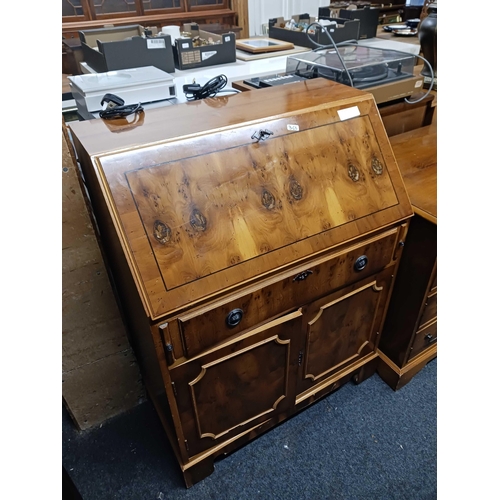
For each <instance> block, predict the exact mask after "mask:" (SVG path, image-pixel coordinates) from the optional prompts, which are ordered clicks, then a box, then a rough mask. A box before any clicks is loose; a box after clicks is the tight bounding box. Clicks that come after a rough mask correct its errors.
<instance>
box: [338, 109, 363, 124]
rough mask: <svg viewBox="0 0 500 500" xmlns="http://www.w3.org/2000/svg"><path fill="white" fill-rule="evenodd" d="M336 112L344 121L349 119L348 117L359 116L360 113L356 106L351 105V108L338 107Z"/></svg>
mask: <svg viewBox="0 0 500 500" xmlns="http://www.w3.org/2000/svg"><path fill="white" fill-rule="evenodd" d="M338 114H339V118H340V119H341V120H342V121H344V120H349V118H354V117H355V116H359V115H360V114H361V113H360V112H359V108H358V107H357V106H353V107H352V108H345V109H339V110H338Z"/></svg>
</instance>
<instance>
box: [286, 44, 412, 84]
mask: <svg viewBox="0 0 500 500" xmlns="http://www.w3.org/2000/svg"><path fill="white" fill-rule="evenodd" d="M414 65H415V56H413V55H411V54H406V53H402V52H398V51H394V50H390V49H378V48H374V47H365V46H360V45H347V46H341V47H338V53H337V51H336V50H335V49H325V50H320V51H317V52H314V51H313V52H306V53H304V54H296V55H293V56H289V57H288V58H287V65H286V72H287V74H295V75H298V76H301V77H303V78H317V77H323V78H328V79H329V80H333V81H335V82H338V83H343V84H344V85H352V86H354V87H356V88H359V89H366V88H370V87H373V86H375V85H382V84H386V83H390V82H395V81H398V80H403V79H406V78H412V77H413V68H414ZM346 70H347V71H346ZM351 82H352V83H351Z"/></svg>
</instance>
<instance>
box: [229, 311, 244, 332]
mask: <svg viewBox="0 0 500 500" xmlns="http://www.w3.org/2000/svg"><path fill="white" fill-rule="evenodd" d="M242 319H243V310H242V309H233V310H232V311H231V312H230V313H229V314H228V315H227V317H226V325H227V326H228V327H229V328H233V327H235V326H236V325H239V324H240V323H241V320H242Z"/></svg>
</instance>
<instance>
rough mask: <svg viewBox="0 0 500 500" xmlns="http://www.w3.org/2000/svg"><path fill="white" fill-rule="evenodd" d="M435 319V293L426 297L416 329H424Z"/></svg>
mask: <svg viewBox="0 0 500 500" xmlns="http://www.w3.org/2000/svg"><path fill="white" fill-rule="evenodd" d="M435 319H437V291H436V292H435V293H432V294H430V295H429V296H428V297H427V300H426V301H425V307H424V310H423V312H422V316H421V317H420V322H419V325H418V328H419V329H420V328H423V327H425V325H426V324H427V323H429V321H432V320H435Z"/></svg>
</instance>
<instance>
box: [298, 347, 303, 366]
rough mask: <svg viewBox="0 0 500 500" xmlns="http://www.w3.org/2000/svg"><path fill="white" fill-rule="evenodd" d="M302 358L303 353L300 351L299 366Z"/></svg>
mask: <svg viewBox="0 0 500 500" xmlns="http://www.w3.org/2000/svg"><path fill="white" fill-rule="evenodd" d="M303 357H304V353H303V352H302V351H300V352H299V366H300V365H301V364H302V358H303Z"/></svg>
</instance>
